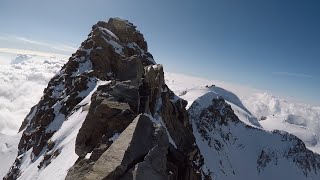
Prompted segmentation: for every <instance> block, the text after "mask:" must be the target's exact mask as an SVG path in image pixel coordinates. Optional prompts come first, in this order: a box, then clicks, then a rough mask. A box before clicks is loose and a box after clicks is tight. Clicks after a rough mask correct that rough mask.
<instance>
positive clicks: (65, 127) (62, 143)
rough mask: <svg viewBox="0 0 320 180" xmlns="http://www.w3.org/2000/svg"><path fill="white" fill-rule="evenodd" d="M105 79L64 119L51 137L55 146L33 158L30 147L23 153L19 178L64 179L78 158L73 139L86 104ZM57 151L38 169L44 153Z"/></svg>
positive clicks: (85, 111)
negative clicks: (43, 166)
mask: <svg viewBox="0 0 320 180" xmlns="http://www.w3.org/2000/svg"><path fill="white" fill-rule="evenodd" d="M107 83H108V82H107V81H100V82H97V86H96V87H95V88H94V89H93V90H92V91H91V92H90V93H89V95H88V96H87V97H85V98H84V99H83V100H82V101H81V102H80V103H79V104H78V105H77V106H76V108H75V111H74V112H73V113H72V114H71V115H70V116H69V117H68V118H67V120H65V121H64V122H63V124H62V126H61V127H60V128H59V130H58V131H57V132H56V133H55V134H54V135H53V137H52V138H51V141H52V142H55V146H54V148H53V149H51V150H50V151H48V152H45V153H42V154H41V155H40V156H38V157H36V159H33V156H32V153H31V152H32V148H31V149H30V150H29V151H28V152H27V154H28V153H29V154H30V156H28V155H24V156H23V159H22V165H21V167H20V169H21V176H20V177H19V178H18V179H21V180H33V179H39V180H44V179H45V180H50V179H52V180H59V179H61V180H62V179H64V178H65V177H66V175H67V173H68V170H69V168H70V167H72V166H73V164H74V163H75V162H76V160H77V159H78V155H77V154H76V153H75V141H76V137H77V134H78V132H79V129H80V127H81V126H82V123H83V121H84V120H85V118H86V116H87V113H88V109H87V108H86V106H88V105H89V104H90V102H91V96H92V94H93V93H94V92H95V90H96V88H97V87H98V86H99V85H102V84H107ZM54 152H59V156H57V157H56V158H55V159H53V160H52V161H51V162H50V163H48V165H47V166H46V167H45V168H40V170H39V169H38V165H39V164H40V163H41V161H43V159H44V157H45V156H46V154H54Z"/></svg>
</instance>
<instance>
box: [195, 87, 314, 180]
mask: <svg viewBox="0 0 320 180" xmlns="http://www.w3.org/2000/svg"><path fill="white" fill-rule="evenodd" d="M189 116H190V121H191V122H192V127H193V132H194V135H195V138H196V142H197V145H198V147H199V149H200V152H201V154H202V155H203V157H204V164H205V172H207V174H209V175H210V176H211V178H212V179H223V180H236V179H259V180H269V179H277V180H278V179H279V180H280V179H291V180H301V179H312V180H318V179H319V178H320V174H319V173H318V172H319V169H320V156H319V155H317V154H314V153H313V152H312V151H310V150H308V149H306V148H305V146H304V144H303V143H302V141H301V140H299V139H298V138H297V137H295V136H292V135H290V134H288V133H285V132H279V131H275V132H268V131H265V130H263V129H259V128H253V127H251V126H248V125H246V124H245V123H243V122H242V121H239V119H238V117H237V116H235V115H234V113H233V110H232V109H231V107H228V104H227V103H225V102H224V100H222V99H220V96H219V95H218V94H216V93H214V92H208V93H206V94H204V95H203V96H201V97H199V98H198V99H196V100H195V101H194V102H193V104H192V105H191V106H190V108H189Z"/></svg>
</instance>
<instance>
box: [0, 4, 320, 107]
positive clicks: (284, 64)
mask: <svg viewBox="0 0 320 180" xmlns="http://www.w3.org/2000/svg"><path fill="white" fill-rule="evenodd" d="M319 9H320V2H319V1H317V0H306V1H302V0H268V1H266V0H242V1H239V0H210V1H209V0H207V1H186V0H184V1H182V0H175V1H172V0H161V1H159V0H158V1H156V0H136V1H133V0H90V1H84V0H55V1H43V0H28V1H18V0H1V1H0V22H1V28H0V57H3V56H5V55H8V53H4V52H16V51H18V52H19V51H20V50H21V49H24V50H28V51H36V52H38V53H47V54H64V55H67V56H69V55H71V54H72V52H74V51H75V49H76V48H77V47H78V46H79V45H80V43H81V42H82V41H83V40H84V39H85V38H86V36H87V35H88V33H89V31H90V30H91V26H92V25H93V24H94V23H96V22H97V21H98V20H107V19H108V18H109V17H115V16H117V17H122V18H125V19H128V20H130V21H131V22H133V23H134V24H135V25H137V26H138V29H139V30H140V31H141V32H142V33H143V34H144V36H145V38H146V40H147V41H148V45H149V51H150V52H151V53H152V54H153V56H154V57H155V60H156V61H157V62H158V63H162V64H164V65H165V69H166V70H167V71H171V72H179V73H185V74H190V75H196V76H200V77H205V78H209V79H217V80H222V81H226V82H231V83H237V84H241V85H245V86H251V87H254V88H258V89H262V90H268V91H271V92H273V93H274V94H276V95H279V96H287V97H293V98H296V99H297V100H298V101H305V102H310V103H313V104H318V105H319V104H320V96H319V92H320V71H319V68H320V10H319ZM28 51H27V53H28ZM4 59H5V58H4ZM0 61H1V60H0Z"/></svg>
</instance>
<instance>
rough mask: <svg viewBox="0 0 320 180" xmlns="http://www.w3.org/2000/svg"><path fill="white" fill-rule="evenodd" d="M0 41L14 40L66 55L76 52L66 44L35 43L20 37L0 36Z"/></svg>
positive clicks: (35, 41) (74, 48)
mask: <svg viewBox="0 0 320 180" xmlns="http://www.w3.org/2000/svg"><path fill="white" fill-rule="evenodd" d="M0 40H6V41H11V40H16V41H19V42H22V43H27V44H32V45H36V46H43V47H46V48H49V49H54V50H58V51H64V52H66V53H73V52H75V51H76V50H77V48H76V47H73V46H70V45H68V44H61V43H48V42H43V41H37V40H33V39H29V38H26V37H21V36H13V35H1V36H0Z"/></svg>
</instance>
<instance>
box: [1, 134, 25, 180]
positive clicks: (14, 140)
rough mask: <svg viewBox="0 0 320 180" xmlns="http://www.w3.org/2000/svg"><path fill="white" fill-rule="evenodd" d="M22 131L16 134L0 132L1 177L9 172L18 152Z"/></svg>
mask: <svg viewBox="0 0 320 180" xmlns="http://www.w3.org/2000/svg"><path fill="white" fill-rule="evenodd" d="M20 138H21V133H19V134H15V135H6V134H0V159H1V163H0V177H3V176H5V175H6V173H7V172H8V170H9V168H10V166H11V165H12V163H13V162H14V160H15V159H16V157H17V154H18V143H19V140H20Z"/></svg>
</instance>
